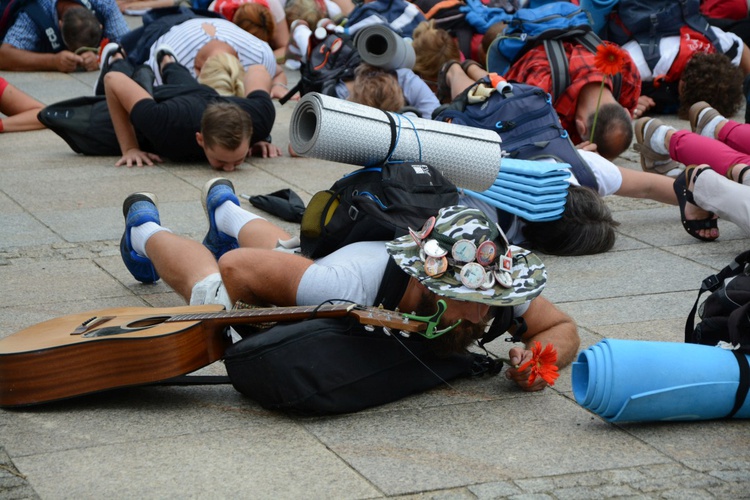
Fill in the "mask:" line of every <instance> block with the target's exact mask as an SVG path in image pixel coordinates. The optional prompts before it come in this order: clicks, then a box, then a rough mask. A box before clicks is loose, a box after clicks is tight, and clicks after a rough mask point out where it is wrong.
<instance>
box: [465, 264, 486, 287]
mask: <svg viewBox="0 0 750 500" xmlns="http://www.w3.org/2000/svg"><path fill="white" fill-rule="evenodd" d="M484 275H485V272H484V268H483V267H482V266H481V265H479V264H477V263H476V262H469V263H468V264H466V265H464V267H462V268H461V274H460V275H459V276H460V277H461V283H463V284H464V286H466V288H471V289H472V290H476V289H477V288H479V287H480V286H482V283H484V280H485V277H484Z"/></svg>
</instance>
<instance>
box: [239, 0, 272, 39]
mask: <svg viewBox="0 0 750 500" xmlns="http://www.w3.org/2000/svg"><path fill="white" fill-rule="evenodd" d="M232 22H233V23H234V24H236V25H237V26H239V27H240V28H242V29H243V30H245V31H247V32H248V33H250V34H251V35H253V36H255V37H256V38H259V39H261V40H263V41H264V42H266V43H267V42H268V41H269V40H271V39H273V35H274V32H275V31H276V21H274V19H273V15H272V14H271V9H269V8H268V7H266V6H265V5H262V4H259V3H243V4H242V5H240V6H239V7H238V8H237V12H235V13H234V18H233V19H232Z"/></svg>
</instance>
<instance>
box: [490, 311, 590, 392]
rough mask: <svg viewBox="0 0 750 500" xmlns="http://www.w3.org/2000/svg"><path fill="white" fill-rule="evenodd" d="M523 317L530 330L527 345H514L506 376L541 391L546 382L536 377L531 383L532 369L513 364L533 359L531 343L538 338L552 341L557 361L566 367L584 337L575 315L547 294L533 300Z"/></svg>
mask: <svg viewBox="0 0 750 500" xmlns="http://www.w3.org/2000/svg"><path fill="white" fill-rule="evenodd" d="M522 317H523V319H524V320H525V322H526V327H527V330H526V333H524V334H523V336H522V337H521V339H522V340H523V342H524V344H525V346H526V348H525V349H524V348H521V347H514V348H512V349H511V350H510V353H509V356H510V364H511V367H510V368H509V369H508V370H507V371H506V372H505V376H506V377H507V378H508V379H510V380H513V381H514V382H516V383H517V384H518V385H519V386H520V387H521V389H523V390H525V391H539V390H541V389H544V388H545V387H546V386H547V383H546V382H545V381H544V380H542V379H541V378H540V377H537V379H536V380H535V381H534V382H533V383H532V384H529V383H528V382H529V381H528V379H529V369H526V370H524V371H519V370H518V369H517V368H514V367H515V366H521V365H523V364H524V363H525V362H526V361H528V360H530V359H531V357H532V352H531V350H530V347H531V346H532V344H533V343H534V342H537V341H538V342H539V343H541V344H542V347H544V346H546V345H547V344H552V346H553V347H554V348H555V350H556V351H557V362H556V363H555V364H556V365H557V367H558V368H564V367H566V366H568V365H569V364H570V363H572V362H573V360H574V359H575V356H576V354H577V353H578V347H579V346H580V343H581V340H580V338H579V337H578V329H577V326H576V324H575V322H574V321H573V319H572V318H571V317H570V316H568V315H567V314H565V313H564V312H562V311H561V310H560V309H558V308H557V307H556V306H555V305H554V304H552V302H550V301H548V300H547V299H545V298H544V297H537V298H535V299H534V300H532V301H531V304H530V305H529V308H528V309H527V310H526V312H525V313H524V314H523V316H522Z"/></svg>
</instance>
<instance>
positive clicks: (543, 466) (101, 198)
mask: <svg viewBox="0 0 750 500" xmlns="http://www.w3.org/2000/svg"><path fill="white" fill-rule="evenodd" d="M2 76H4V77H6V78H7V79H8V80H9V81H10V82H11V83H13V84H15V85H17V86H18V87H20V88H22V89H25V90H26V91H27V92H28V93H30V94H31V95H33V96H34V97H36V98H37V99H39V100H41V101H43V102H45V103H53V102H57V101H59V100H62V99H66V98H70V97H75V96H79V95H89V94H90V93H91V88H92V84H93V81H94V79H95V77H96V75H94V74H81V73H76V74H72V75H63V74H54V73H27V74H23V73H3V74H2ZM293 105H294V104H293V103H287V104H286V105H285V106H278V104H277V109H278V112H279V114H278V119H277V123H276V126H275V129H274V133H273V138H274V142H276V143H277V144H279V145H281V146H282V147H285V146H286V144H287V143H288V125H289V119H290V115H291V111H292V108H293ZM673 121H675V122H676V120H673ZM678 125H680V126H682V127H685V126H686V124H685V123H684V122H678ZM0 151H1V152H2V153H0V154H1V155H2V161H0V283H2V284H3V286H2V287H1V288H0V336H7V335H9V334H11V333H13V332H15V331H18V330H20V329H22V328H26V327H28V326H30V325H33V324H36V323H38V322H41V321H45V320H47V319H50V318H55V317H58V316H62V315H66V314H71V313H78V312H83V311H87V310H93V309H100V308H108V307H128V306H140V307H143V306H154V307H169V306H178V305H183V304H182V301H181V299H180V298H179V297H178V296H177V295H176V294H175V293H174V292H172V291H171V290H170V289H169V288H168V287H167V286H166V285H164V284H163V283H157V284H154V285H142V284H139V283H137V282H136V281H135V280H133V278H132V277H131V276H130V274H129V273H128V271H127V270H126V269H125V267H124V265H123V264H122V261H121V259H120V256H119V251H118V242H119V238H120V236H121V234H122V230H123V221H122V214H121V203H122V200H123V199H124V198H125V197H126V196H127V195H128V194H130V193H131V192H134V191H139V190H150V191H153V192H155V193H157V194H158V196H159V199H160V208H161V214H162V221H163V222H164V223H165V224H166V225H168V226H169V227H171V228H172V229H173V230H175V231H176V232H178V233H183V234H187V235H189V236H191V237H194V238H196V239H202V237H203V235H204V233H205V230H206V227H207V224H206V221H205V216H204V214H203V210H202V208H201V204H200V201H199V200H200V190H201V187H202V186H203V184H204V182H205V181H206V180H208V179H210V178H212V177H214V176H215V173H214V172H213V171H211V170H210V169H209V168H208V167H207V166H205V165H182V164H170V163H167V164H164V165H161V166H157V167H148V168H131V169H128V168H116V167H114V162H115V161H116V158H113V157H82V156H79V155H76V154H74V153H73V152H72V151H71V150H70V149H69V148H68V147H67V145H66V144H65V143H64V142H63V141H62V139H60V138H59V137H58V136H56V135H55V134H53V133H52V132H50V131H38V132H28V133H21V134H3V135H0ZM619 163H620V164H622V165H623V166H627V167H630V168H636V169H638V168H639V167H638V164H637V157H636V156H635V155H634V153H632V152H629V153H626V154H625V155H624V157H623V158H621V160H620V161H619ZM351 169H352V167H351V166H346V165H338V164H333V163H328V162H324V161H319V160H313V159H301V158H300V159H292V158H289V157H284V158H280V159H268V160H262V159H253V160H252V161H250V162H248V163H247V164H245V165H243V166H242V168H241V169H240V170H239V171H237V172H234V173H230V174H227V177H229V178H230V179H231V180H232V181H233V182H234V184H235V186H236V187H237V190H238V192H239V193H247V194H266V193H270V192H272V191H275V190H277V189H281V188H286V187H291V188H292V189H293V190H294V191H296V192H297V193H298V194H300V196H301V197H302V198H303V199H304V200H305V202H307V201H309V199H310V197H311V196H312V194H313V193H315V192H316V191H318V190H320V189H325V188H327V187H329V185H330V184H331V183H332V182H333V181H334V180H335V179H336V178H338V177H339V176H340V175H341V174H343V173H345V172H347V171H349V170H351ZM245 203H246V202H245V201H243V205H244V204H245ZM609 203H610V205H611V207H612V209H613V211H614V212H615V215H616V218H617V220H618V221H620V223H621V225H620V226H619V228H618V240H617V244H616V246H615V248H614V249H613V250H612V251H610V252H607V253H606V254H603V255H597V256H592V257H576V258H573V257H568V258H558V257H548V256H542V257H543V258H544V261H545V263H546V265H547V267H548V272H549V283H548V286H547V289H546V290H545V292H544V293H545V295H546V296H547V297H548V298H550V299H551V300H553V301H554V302H556V303H557V304H558V305H559V306H560V307H561V308H562V309H563V310H565V311H566V312H568V313H569V314H571V315H572V316H573V318H574V319H575V320H576V321H577V323H578V325H579V328H580V334H581V337H582V348H586V347H588V346H590V345H592V344H594V343H596V342H598V341H599V340H601V339H602V338H606V337H612V338H624V339H640V340H663V341H674V342H680V341H681V340H682V329H683V325H684V318H685V316H686V314H687V313H688V311H689V310H690V307H691V306H692V303H693V300H694V299H695V295H696V289H697V287H698V285H699V283H700V282H701V280H702V279H703V278H704V277H705V276H707V275H708V274H710V273H712V272H715V271H716V270H718V269H720V268H721V267H723V266H724V265H725V264H726V263H728V262H729V261H730V260H731V258H733V257H734V256H735V255H736V254H737V253H739V252H740V251H742V250H745V249H747V248H748V243H749V240H748V239H747V237H746V236H744V235H743V234H742V233H741V232H740V231H739V230H738V228H737V227H735V226H734V225H732V224H731V223H728V222H722V223H720V229H721V231H722V236H721V238H720V240H719V241H718V242H714V243H701V242H698V241H697V240H695V239H693V238H691V237H690V236H688V235H687V234H686V233H685V231H684V230H683V229H682V227H681V225H680V223H679V219H678V211H677V209H676V208H675V207H669V206H665V205H662V204H660V203H656V202H650V201H642V200H628V199H617V198H614V197H613V198H611V199H609ZM290 226H291V225H290ZM290 229H292V230H295V229H296V228H294V227H290ZM494 344H498V345H496V346H494V347H492V350H493V351H495V352H498V353H502V352H503V351H504V350H506V349H507V348H508V345H507V344H506V343H504V342H501V341H496V342H494ZM665 362H667V363H668V360H665ZM73 369H75V368H73ZM203 372H206V373H218V374H221V373H224V370H223V365H222V364H221V363H215V364H214V365H212V366H210V367H208V368H206V369H204V370H203ZM570 373H571V371H570V369H569V368H568V369H566V370H563V372H562V376H561V377H560V379H559V380H558V383H557V384H556V385H555V386H554V388H548V389H546V390H545V391H543V392H541V393H534V394H527V393H523V392H521V391H519V390H517V389H515V388H514V387H513V386H511V384H510V383H509V382H508V381H507V380H505V378H504V377H502V376H501V377H497V378H491V379H478V380H462V381H458V382H455V383H452V384H451V387H447V386H446V387H441V388H438V389H435V390H432V391H430V392H428V393H425V394H420V395H417V396H413V397H410V398H406V399H404V400H402V401H398V402H395V403H392V404H389V405H385V406H382V407H378V408H373V409H370V410H367V411H363V412H360V413H357V414H350V415H342V416H336V417H328V418H298V417H292V416H287V415H283V414H278V413H273V412H270V411H266V410H264V409H262V408H261V407H260V406H259V405H257V404H256V403H254V402H253V401H251V400H249V399H247V398H245V397H243V396H242V395H241V394H239V393H238V392H236V391H235V390H234V389H233V388H232V387H231V386H188V387H185V386H180V387H176V386H166V387H165V386H160V387H157V386H150V387H135V388H129V389H123V390H117V391H110V392H105V393H101V394H97V395H92V396H86V397H81V398H74V399H71V400H67V401H64V402H58V403H54V404H47V405H40V406H36V407H30V408H23V409H10V410H9V409H5V410H0V498H44V499H53V498H54V499H56V498H77V499H81V498H117V499H119V498H191V497H192V498H238V497H253V498H347V499H349V498H352V499H353V498H380V497H400V498H456V499H459V498H461V499H462V498H467V499H468V498H529V499H531V498H576V499H577V498H612V497H630V498H733V499H734V498H750V492H748V484H750V424H748V422H746V421H736V420H735V421H731V420H730V421H712V422H695V423H642V424H620V425H614V424H610V423H607V422H605V421H604V420H602V419H601V418H599V417H598V416H595V415H593V414H591V413H589V412H588V411H586V410H584V409H583V408H581V407H580V406H579V405H578V404H577V403H576V402H575V400H574V398H573V395H572V391H571V381H570ZM395 383H397V381H396V382H395Z"/></svg>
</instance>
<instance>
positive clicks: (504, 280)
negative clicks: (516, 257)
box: [493, 269, 513, 288]
mask: <svg viewBox="0 0 750 500" xmlns="http://www.w3.org/2000/svg"><path fill="white" fill-rule="evenodd" d="M493 274H494V275H495V279H496V280H497V284H498V285H500V286H501V287H503V288H511V287H512V286H513V275H512V274H510V273H509V272H506V271H503V270H502V269H497V270H495V271H494V273H493Z"/></svg>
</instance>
